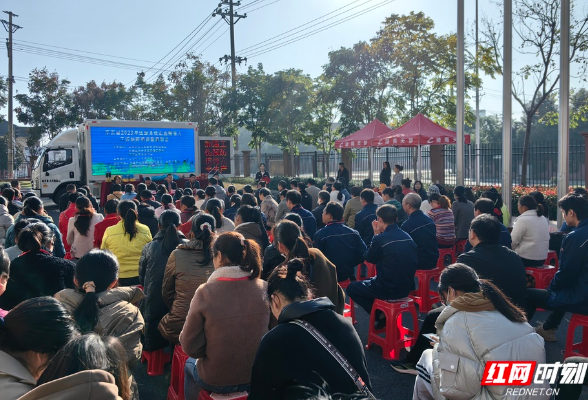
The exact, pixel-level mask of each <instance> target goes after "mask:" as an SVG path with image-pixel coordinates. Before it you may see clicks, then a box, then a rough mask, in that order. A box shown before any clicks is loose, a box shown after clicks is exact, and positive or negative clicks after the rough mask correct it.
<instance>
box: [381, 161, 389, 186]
mask: <svg viewBox="0 0 588 400" xmlns="http://www.w3.org/2000/svg"><path fill="white" fill-rule="evenodd" d="M391 176H392V169H391V168H390V163H389V162H388V161H384V166H383V167H382V171H380V183H381V184H383V185H386V187H389V186H390V184H391V183H392V179H391Z"/></svg>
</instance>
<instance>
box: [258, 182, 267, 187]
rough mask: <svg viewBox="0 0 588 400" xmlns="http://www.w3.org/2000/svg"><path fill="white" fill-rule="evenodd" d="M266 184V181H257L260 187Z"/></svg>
mask: <svg viewBox="0 0 588 400" xmlns="http://www.w3.org/2000/svg"><path fill="white" fill-rule="evenodd" d="M265 185H266V183H265V181H259V182H257V186H259V187H260V188H264V187H265Z"/></svg>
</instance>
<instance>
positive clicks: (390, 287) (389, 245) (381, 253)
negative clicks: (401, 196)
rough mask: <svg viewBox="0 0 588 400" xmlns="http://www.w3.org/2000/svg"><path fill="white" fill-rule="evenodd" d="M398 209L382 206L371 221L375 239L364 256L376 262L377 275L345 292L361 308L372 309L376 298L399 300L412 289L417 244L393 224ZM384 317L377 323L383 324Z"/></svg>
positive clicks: (368, 310) (367, 259)
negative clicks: (375, 217) (375, 218)
mask: <svg viewBox="0 0 588 400" xmlns="http://www.w3.org/2000/svg"><path fill="white" fill-rule="evenodd" d="M397 214H398V212H397V211H396V208H394V207H393V206H391V205H388V204H386V205H383V206H381V207H380V208H378V211H377V213H376V215H377V218H378V219H377V220H375V221H374V222H373V223H372V229H373V230H374V238H373V240H372V242H371V244H370V245H369V247H368V250H367V252H366V253H365V255H364V258H365V261H367V262H369V263H373V264H376V270H377V275H376V276H375V277H373V278H370V279H366V280H364V281H358V282H352V283H351V284H350V285H349V287H348V288H347V295H348V296H349V297H351V299H353V301H354V302H356V303H357V304H359V305H360V306H361V307H362V308H363V309H364V310H366V311H367V312H368V314H369V313H371V312H372V306H373V304H374V300H375V299H381V300H396V299H402V298H404V297H406V296H408V294H409V293H410V291H411V290H413V288H414V274H415V272H416V269H417V263H418V261H417V260H418V258H417V246H416V244H415V242H413V240H412V239H411V238H410V236H409V235H408V234H407V233H406V232H404V231H403V230H401V229H400V228H399V227H398V225H396V218H397ZM382 317H383V316H380V318H378V319H379V321H378V323H377V325H378V326H382V324H383V323H384V318H382Z"/></svg>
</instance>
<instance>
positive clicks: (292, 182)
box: [290, 179, 298, 187]
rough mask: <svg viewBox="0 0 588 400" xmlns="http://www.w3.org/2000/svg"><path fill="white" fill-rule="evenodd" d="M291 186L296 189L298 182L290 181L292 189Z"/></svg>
mask: <svg viewBox="0 0 588 400" xmlns="http://www.w3.org/2000/svg"><path fill="white" fill-rule="evenodd" d="M292 186H294V187H298V181H297V180H296V179H292V180H291V181H290V187H292Z"/></svg>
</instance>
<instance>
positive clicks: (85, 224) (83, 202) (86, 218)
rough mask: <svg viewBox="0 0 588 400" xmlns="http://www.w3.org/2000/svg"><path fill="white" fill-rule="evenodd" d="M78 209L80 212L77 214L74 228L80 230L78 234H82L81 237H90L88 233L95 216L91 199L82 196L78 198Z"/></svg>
mask: <svg viewBox="0 0 588 400" xmlns="http://www.w3.org/2000/svg"><path fill="white" fill-rule="evenodd" d="M76 208H77V209H78V211H77V212H76V219H75V222H74V226H75V228H76V229H77V230H78V232H80V234H81V235H84V236H88V231H89V230H90V225H91V222H92V217H93V216H94V210H93V209H92V203H90V199H89V198H87V197H85V196H81V197H78V198H77V200H76Z"/></svg>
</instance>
